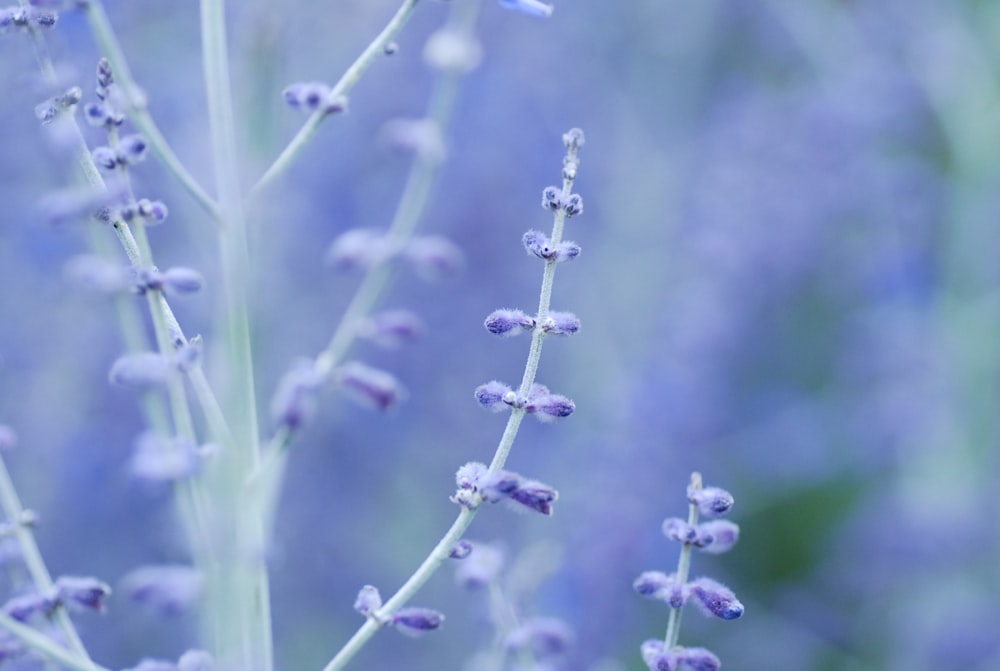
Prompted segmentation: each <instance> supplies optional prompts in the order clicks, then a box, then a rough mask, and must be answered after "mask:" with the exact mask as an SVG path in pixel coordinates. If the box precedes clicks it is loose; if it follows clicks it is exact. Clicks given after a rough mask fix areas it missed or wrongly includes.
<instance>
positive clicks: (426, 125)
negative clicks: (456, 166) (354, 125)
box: [379, 118, 447, 163]
mask: <svg viewBox="0 0 1000 671" xmlns="http://www.w3.org/2000/svg"><path fill="white" fill-rule="evenodd" d="M379 136H380V140H381V142H382V143H383V144H384V145H386V146H388V147H389V148H390V149H392V150H393V151H396V152H400V153H413V154H416V155H417V156H419V157H420V158H421V159H422V160H424V161H427V162H429V163H438V162H440V161H442V160H444V157H445V154H446V153H447V152H446V151H445V144H444V137H443V136H442V135H441V127H440V126H439V125H438V124H437V122H435V121H434V120H433V119H426V118H424V119H392V120H391V121H389V122H387V123H386V124H385V125H384V126H382V129H381V130H380V131H379Z"/></svg>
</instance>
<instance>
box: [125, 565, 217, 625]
mask: <svg viewBox="0 0 1000 671" xmlns="http://www.w3.org/2000/svg"><path fill="white" fill-rule="evenodd" d="M120 587H121V590H122V592H124V594H125V595H126V597H127V598H128V599H129V600H131V601H134V602H135V603H137V604H140V605H141V606H143V607H144V608H146V609H148V610H150V611H151V612H153V613H157V614H159V615H164V616H176V615H180V614H181V613H185V612H187V611H189V610H190V609H191V608H192V607H193V606H194V605H195V603H196V602H197V601H198V599H200V598H201V595H202V593H203V592H204V587H205V578H204V576H203V575H202V573H201V571H199V570H198V569H196V568H194V567H193V566H187V565H184V564H159V565H149V566H140V567H139V568H137V569H134V570H133V571H130V572H129V573H128V574H126V575H125V577H123V578H122V579H121V583H120Z"/></svg>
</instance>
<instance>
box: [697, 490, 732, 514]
mask: <svg viewBox="0 0 1000 671" xmlns="http://www.w3.org/2000/svg"><path fill="white" fill-rule="evenodd" d="M688 501H690V502H691V503H693V504H694V505H695V506H697V508H698V512H699V513H701V514H702V515H703V516H704V517H709V518H711V517H719V516H720V515H725V514H726V513H728V512H729V511H730V509H732V507H733V495H732V494H730V493H729V492H727V491H726V490H725V489H722V488H720V487H704V488H700V489H696V488H694V487H688Z"/></svg>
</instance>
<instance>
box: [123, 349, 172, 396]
mask: <svg viewBox="0 0 1000 671" xmlns="http://www.w3.org/2000/svg"><path fill="white" fill-rule="evenodd" d="M174 369H175V366H174V365H173V362H171V361H170V360H169V359H167V357H165V356H163V355H162V354H157V353H156V352H136V353H134V354H125V355H123V356H120V357H118V358H117V359H116V360H115V362H114V363H113V364H112V365H111V371H110V372H109V373H108V379H109V380H111V382H113V383H114V384H118V385H121V386H123V387H132V388H136V389H148V388H150V387H155V386H157V385H161V384H166V382H167V380H168V379H169V377H170V374H171V372H172V371H173V370H174Z"/></svg>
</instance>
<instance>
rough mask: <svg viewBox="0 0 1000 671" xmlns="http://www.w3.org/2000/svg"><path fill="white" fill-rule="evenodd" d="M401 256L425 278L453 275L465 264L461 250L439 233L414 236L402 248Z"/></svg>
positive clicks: (434, 278) (436, 278)
mask: <svg viewBox="0 0 1000 671" xmlns="http://www.w3.org/2000/svg"><path fill="white" fill-rule="evenodd" d="M403 256H404V257H405V258H406V260H407V261H409V262H410V265H411V266H412V267H413V269H414V270H415V271H416V272H417V274H418V275H420V276H421V277H422V278H424V279H425V280H438V279H441V278H443V277H448V276H451V275H454V274H455V273H457V272H458V271H459V270H461V269H462V266H463V265H464V264H465V257H464V256H463V255H462V250H460V249H459V248H458V247H456V246H455V243H453V242H452V241H451V240H449V239H448V238H445V237H443V236H440V235H421V236H416V237H414V238H413V239H412V240H410V243H409V244H408V245H407V246H406V249H404V250H403Z"/></svg>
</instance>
